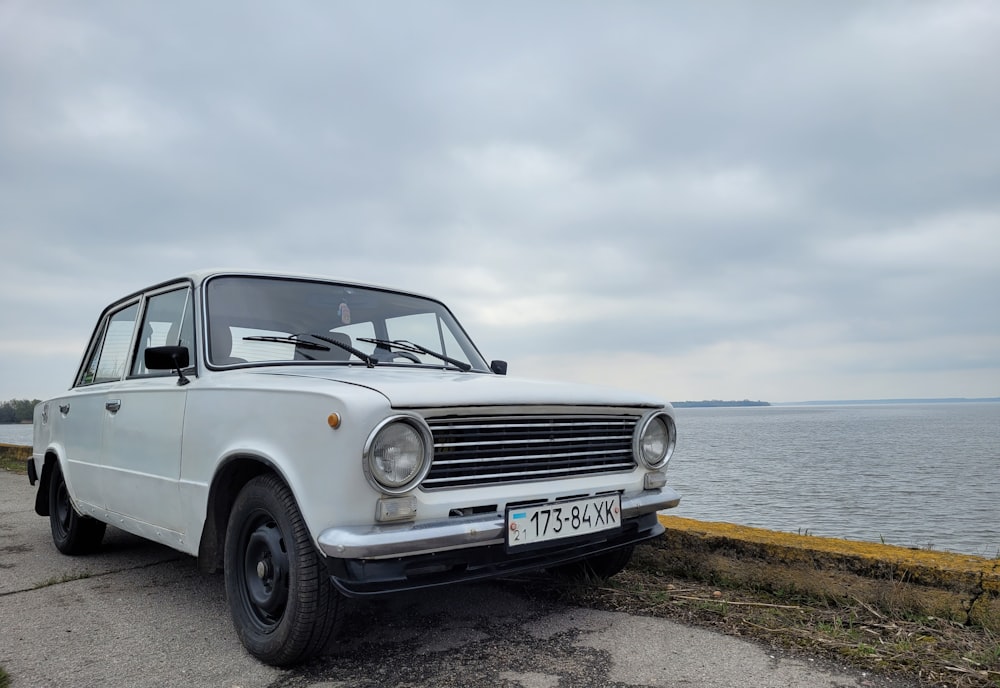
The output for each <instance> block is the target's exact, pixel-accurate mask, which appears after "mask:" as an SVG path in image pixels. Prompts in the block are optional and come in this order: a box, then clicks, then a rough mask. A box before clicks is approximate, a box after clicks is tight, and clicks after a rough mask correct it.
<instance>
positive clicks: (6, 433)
mask: <svg viewBox="0 0 1000 688" xmlns="http://www.w3.org/2000/svg"><path fill="white" fill-rule="evenodd" d="M0 444H26V445H30V444H31V425H30V424H29V425H23V424H18V425H14V424H8V423H0Z"/></svg>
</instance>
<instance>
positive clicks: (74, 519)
mask: <svg viewBox="0 0 1000 688" xmlns="http://www.w3.org/2000/svg"><path fill="white" fill-rule="evenodd" d="M49 526H50V527H51V528H52V541H53V542H54V543H55V545H56V549H58V550H59V551H60V552H62V553H63V554H89V553H90V552H95V551H97V550H98V549H99V548H100V546H101V541H102V540H103V539H104V531H105V529H106V528H107V527H108V526H107V524H105V523H103V522H101V521H98V520H95V519H93V518H88V517H87V516H81V515H80V514H79V513H78V512H77V510H76V509H75V508H74V507H73V500H72V499H70V496H69V490H68V489H67V488H66V480H65V479H64V478H63V474H62V469H60V468H59V464H58V463H55V464H53V465H52V475H51V476H50V478H49Z"/></svg>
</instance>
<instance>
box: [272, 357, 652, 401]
mask: <svg viewBox="0 0 1000 688" xmlns="http://www.w3.org/2000/svg"><path fill="white" fill-rule="evenodd" d="M257 372H258V373H259V374H262V375H280V376H288V377H299V378H302V377H304V378H312V379H322V380H329V381H331V382H340V383H344V384H349V385H356V386H359V387H365V388H367V389H371V390H374V391H375V392H378V393H380V394H382V395H383V396H385V397H386V399H388V400H389V403H390V404H391V405H392V406H393V407H394V408H428V407H435V408H440V407H468V406H510V405H516V406H555V405H572V406H628V407H633V408H634V407H641V408H661V407H663V406H665V405H666V404H664V402H663V401H661V400H658V399H655V398H652V397H649V396H645V395H641V394H636V393H634V392H627V391H623V390H619V389H614V388H611V387H600V386H594V385H579V384H570V383H565V382H553V381H544V380H529V379H524V378H517V377H507V376H500V375H491V374H484V373H460V372H453V371H446V370H437V369H435V370H427V369H417V368H402V367H401V368H396V369H378V368H362V367H336V368H335V367H330V366H323V367H319V366H317V367H303V368H296V369H294V370H290V369H287V368H285V369H270V370H266V371H265V370H259V371H257Z"/></svg>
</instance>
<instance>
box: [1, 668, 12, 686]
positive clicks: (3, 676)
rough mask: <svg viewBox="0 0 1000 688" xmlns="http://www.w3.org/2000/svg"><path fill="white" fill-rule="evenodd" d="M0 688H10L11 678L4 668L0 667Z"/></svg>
mask: <svg viewBox="0 0 1000 688" xmlns="http://www.w3.org/2000/svg"><path fill="white" fill-rule="evenodd" d="M0 688H10V676H8V675H7V672H6V671H4V668H3V667H2V666H0Z"/></svg>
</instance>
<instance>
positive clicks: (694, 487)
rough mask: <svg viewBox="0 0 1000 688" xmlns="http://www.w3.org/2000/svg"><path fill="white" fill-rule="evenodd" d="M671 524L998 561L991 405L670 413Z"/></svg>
mask: <svg viewBox="0 0 1000 688" xmlns="http://www.w3.org/2000/svg"><path fill="white" fill-rule="evenodd" d="M677 424H678V432H679V433H680V439H679V441H678V448H677V453H676V454H675V455H674V459H673V460H672V461H671V464H670V469H669V470H668V480H669V481H670V482H671V483H672V484H673V485H674V487H675V488H676V489H678V491H680V493H681V495H682V496H683V499H682V501H681V505H680V506H679V507H678V508H677V509H675V510H673V511H672V513H674V514H676V515H678V516H686V517H688V518H697V519H702V520H711V521H728V522H731V523H739V524H743V525H749V526H758V527H762V528H770V529H772V530H782V531H787V532H793V533H794V532H805V531H808V532H809V533H810V534H812V535H824V536H829V537H840V538H848V539H852V540H870V541H873V542H879V541H880V540H884V541H885V542H887V543H890V544H895V545H903V546H907V547H927V546H931V547H933V548H934V549H943V550H951V551H956V552H964V553H968V554H978V555H980V556H987V557H996V556H1000V403H953V404H892V405H857V406H791V407H789V406H770V407H761V408H709V409H678V410H677Z"/></svg>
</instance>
